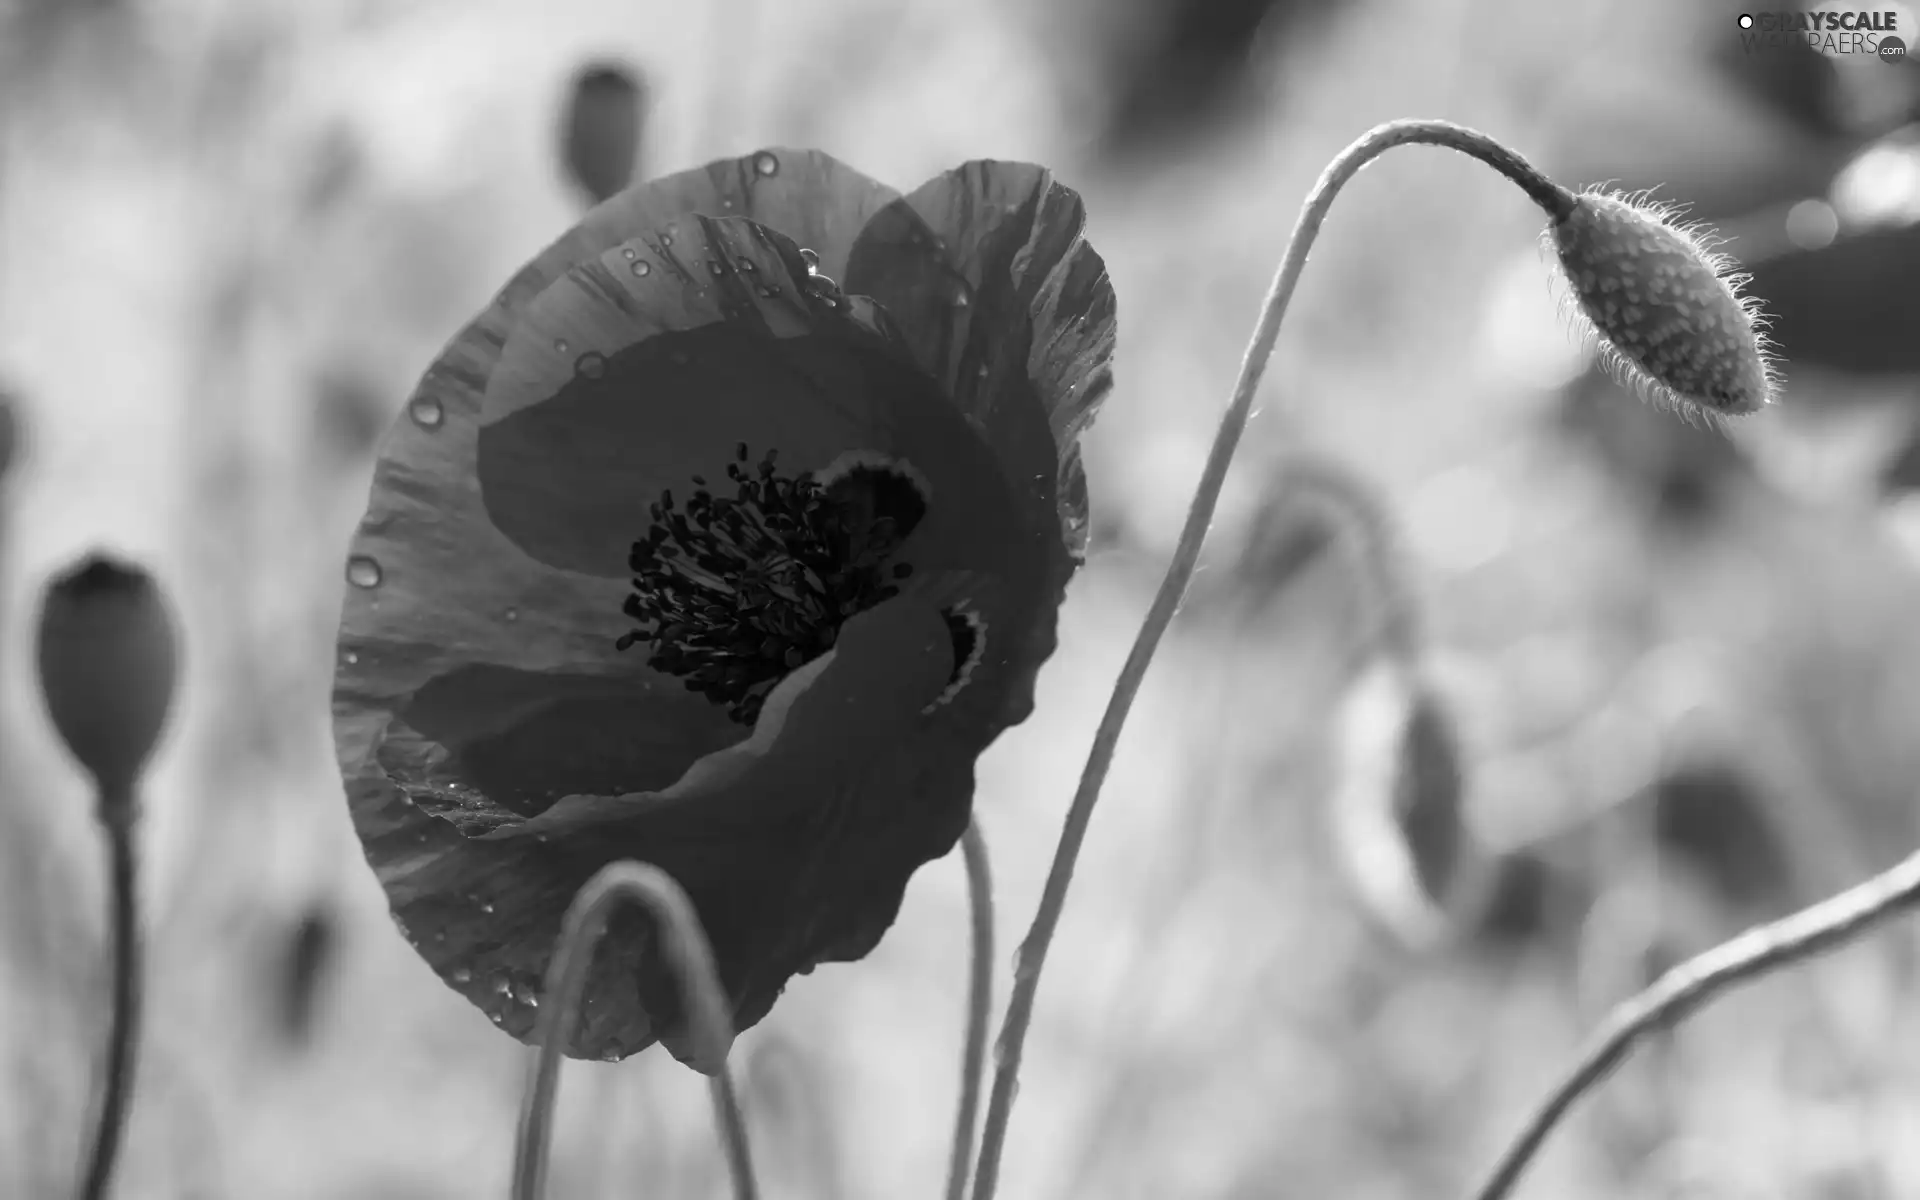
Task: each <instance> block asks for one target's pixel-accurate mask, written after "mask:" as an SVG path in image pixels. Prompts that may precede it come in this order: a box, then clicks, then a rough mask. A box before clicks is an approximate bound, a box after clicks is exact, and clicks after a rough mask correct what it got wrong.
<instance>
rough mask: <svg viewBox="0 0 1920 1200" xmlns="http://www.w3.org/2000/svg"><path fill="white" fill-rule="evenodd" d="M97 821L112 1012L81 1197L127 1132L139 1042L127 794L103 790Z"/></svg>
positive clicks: (89, 1197) (103, 1173) (136, 902)
mask: <svg viewBox="0 0 1920 1200" xmlns="http://www.w3.org/2000/svg"><path fill="white" fill-rule="evenodd" d="M100 813H101V822H100V823H101V825H102V827H103V828H104V829H105V831H106V835H107V874H108V880H107V886H108V889H109V892H110V895H109V898H108V903H109V904H110V905H111V909H112V911H111V917H110V921H109V925H110V929H109V936H110V937H112V939H113V1016H112V1018H111V1019H112V1025H111V1026H110V1028H109V1030H108V1033H107V1063H106V1078H105V1082H104V1088H103V1091H102V1093H101V1099H100V1112H99V1115H98V1117H97V1118H96V1120H97V1124H96V1125H95V1126H94V1132H93V1141H92V1149H91V1150H90V1151H89V1152H88V1156H87V1167H86V1173H85V1175H84V1176H83V1177H82V1181H81V1184H80V1196H81V1200H101V1197H104V1196H105V1195H106V1194H107V1188H108V1185H109V1184H111V1183H112V1181H113V1168H114V1164H115V1162H116V1161H117V1160H118V1158H119V1155H120V1143H121V1141H122V1139H123V1137H124V1134H125V1132H126V1125H127V1113H128V1110H129V1108H130V1107H131V1105H132V1100H133V1081H134V1064H135V1062H136V1061H137V1059H138V1057H139V1053H138V1052H139V1043H140V997H141V988H140V971H141V963H140V960H141V954H140V899H139V886H140V880H139V873H138V870H137V869H136V868H137V866H138V856H137V853H136V849H135V846H134V818H133V813H134V806H133V800H132V797H131V796H114V795H106V794H104V793H103V794H102V795H101V798H100Z"/></svg>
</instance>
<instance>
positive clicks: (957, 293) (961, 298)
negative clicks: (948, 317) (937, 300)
mask: <svg viewBox="0 0 1920 1200" xmlns="http://www.w3.org/2000/svg"><path fill="white" fill-rule="evenodd" d="M972 303H973V291H972V289H971V288H969V287H967V285H966V284H964V283H957V284H955V285H954V286H953V306H954V307H955V308H967V307H969V306H970V305H972Z"/></svg>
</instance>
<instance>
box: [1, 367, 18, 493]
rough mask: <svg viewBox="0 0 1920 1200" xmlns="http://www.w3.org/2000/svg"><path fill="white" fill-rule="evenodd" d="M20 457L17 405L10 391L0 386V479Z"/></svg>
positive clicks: (3, 477) (5, 475)
mask: <svg viewBox="0 0 1920 1200" xmlns="http://www.w3.org/2000/svg"><path fill="white" fill-rule="evenodd" d="M19 457H20V415H19V405H18V404H17V403H16V402H15V401H14V399H13V396H12V394H11V393H9V392H8V391H7V389H6V388H5V387H3V386H0V481H4V480H5V479H6V477H7V476H8V475H10V474H12V472H13V467H14V463H15V460H17V459H18V458H19Z"/></svg>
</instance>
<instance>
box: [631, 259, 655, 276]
mask: <svg viewBox="0 0 1920 1200" xmlns="http://www.w3.org/2000/svg"><path fill="white" fill-rule="evenodd" d="M632 269H633V273H634V274H635V275H639V276H642V277H645V276H648V275H651V274H653V264H652V263H650V262H648V261H647V260H646V259H644V258H643V259H641V260H640V261H639V262H636V263H634V264H633V268H632Z"/></svg>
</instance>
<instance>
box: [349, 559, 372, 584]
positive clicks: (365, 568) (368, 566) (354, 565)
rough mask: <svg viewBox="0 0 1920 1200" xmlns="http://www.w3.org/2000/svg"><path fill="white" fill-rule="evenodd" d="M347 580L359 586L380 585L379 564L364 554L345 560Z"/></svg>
mask: <svg viewBox="0 0 1920 1200" xmlns="http://www.w3.org/2000/svg"><path fill="white" fill-rule="evenodd" d="M347 582H348V583H350V584H352V585H353V586H355V587H359V588H376V587H379V586H380V564H379V563H377V562H375V561H373V560H372V559H371V558H368V557H367V556H366V555H364V554H356V555H354V556H353V557H352V558H349V559H348V560H347Z"/></svg>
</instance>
